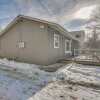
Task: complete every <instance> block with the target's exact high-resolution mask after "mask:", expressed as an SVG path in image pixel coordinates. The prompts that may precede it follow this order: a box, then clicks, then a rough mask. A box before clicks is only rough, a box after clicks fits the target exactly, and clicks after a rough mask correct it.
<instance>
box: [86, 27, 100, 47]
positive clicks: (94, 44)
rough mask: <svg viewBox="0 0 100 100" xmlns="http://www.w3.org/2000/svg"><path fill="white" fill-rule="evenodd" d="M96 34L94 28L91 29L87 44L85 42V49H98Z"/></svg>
mask: <svg viewBox="0 0 100 100" xmlns="http://www.w3.org/2000/svg"><path fill="white" fill-rule="evenodd" d="M98 35H99V34H98V33H97V32H96V28H95V27H94V28H93V31H92V33H91V36H90V37H88V42H87V47H88V48H89V49H99V48H100V46H99V44H98V42H99V37H98Z"/></svg>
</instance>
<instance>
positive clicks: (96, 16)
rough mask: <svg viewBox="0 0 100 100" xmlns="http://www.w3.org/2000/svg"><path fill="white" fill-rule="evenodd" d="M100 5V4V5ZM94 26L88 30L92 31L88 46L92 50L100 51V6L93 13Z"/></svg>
mask: <svg viewBox="0 0 100 100" xmlns="http://www.w3.org/2000/svg"><path fill="white" fill-rule="evenodd" d="M99 4H100V3H99ZM91 20H92V22H93V24H90V25H89V26H88V27H87V28H88V29H89V30H90V31H92V32H91V33H90V34H91V36H90V37H88V42H87V46H88V48H91V49H100V44H99V43H100V37H99V36H100V5H98V6H97V8H96V9H95V10H94V11H93V14H92V18H91Z"/></svg>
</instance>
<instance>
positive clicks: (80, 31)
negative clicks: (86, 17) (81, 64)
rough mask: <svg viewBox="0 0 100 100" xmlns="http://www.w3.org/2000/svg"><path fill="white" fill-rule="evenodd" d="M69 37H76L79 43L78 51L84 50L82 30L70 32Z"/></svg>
mask: <svg viewBox="0 0 100 100" xmlns="http://www.w3.org/2000/svg"><path fill="white" fill-rule="evenodd" d="M70 34H71V35H73V36H74V37H76V38H77V39H78V41H79V49H84V44H85V43H84V37H85V33H84V31H83V30H79V31H72V32H70Z"/></svg>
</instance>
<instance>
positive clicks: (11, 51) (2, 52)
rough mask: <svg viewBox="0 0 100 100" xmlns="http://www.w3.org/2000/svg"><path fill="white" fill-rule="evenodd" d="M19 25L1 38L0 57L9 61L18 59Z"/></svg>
mask: <svg viewBox="0 0 100 100" xmlns="http://www.w3.org/2000/svg"><path fill="white" fill-rule="evenodd" d="M18 33H19V23H17V24H16V25H15V26H14V27H13V28H12V29H11V30H9V31H7V34H5V35H3V36H2V37H1V38H0V42H1V43H0V44H1V48H0V56H1V57H6V58H8V59H16V57H17V52H18V48H17V44H18V42H19V35H18Z"/></svg>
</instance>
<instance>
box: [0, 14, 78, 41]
mask: <svg viewBox="0 0 100 100" xmlns="http://www.w3.org/2000/svg"><path fill="white" fill-rule="evenodd" d="M22 18H26V19H30V20H35V21H38V22H42V23H46V24H48V25H50V26H51V27H52V28H54V29H56V30H58V31H59V32H61V33H62V34H64V35H66V36H67V37H69V38H71V39H74V40H77V39H76V38H75V37H74V36H72V35H71V34H70V33H69V32H68V31H67V30H66V29H65V28H63V27H62V26H60V25H59V24H57V23H54V22H50V21H46V20H42V19H38V18H33V17H29V16H24V15H18V16H17V17H16V18H15V19H14V20H13V21H12V22H11V23H10V24H9V25H8V26H7V27H6V28H4V29H3V30H2V31H1V32H0V37H1V36H2V35H3V34H5V32H6V31H8V30H9V29H11V28H12V27H13V26H14V25H15V24H16V23H17V22H18V21H20V20H21V19H22Z"/></svg>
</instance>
